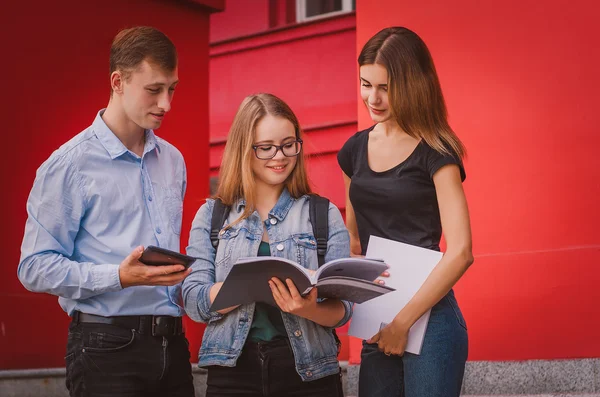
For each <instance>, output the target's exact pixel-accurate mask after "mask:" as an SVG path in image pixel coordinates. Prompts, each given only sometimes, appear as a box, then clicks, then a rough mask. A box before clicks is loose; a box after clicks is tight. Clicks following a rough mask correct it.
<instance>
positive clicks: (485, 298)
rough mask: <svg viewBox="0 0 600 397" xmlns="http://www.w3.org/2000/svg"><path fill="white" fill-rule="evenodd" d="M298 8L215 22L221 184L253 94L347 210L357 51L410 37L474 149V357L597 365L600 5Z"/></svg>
mask: <svg viewBox="0 0 600 397" xmlns="http://www.w3.org/2000/svg"><path fill="white" fill-rule="evenodd" d="M298 3H302V1H298V2H295V1H285V0H282V1H277V0H273V1H268V0H261V1H258V0H257V1H244V0H229V1H228V2H227V9H226V10H225V12H223V13H219V14H214V15H213V16H212V17H211V46H210V54H211V56H210V72H211V74H210V82H211V83H210V84H211V86H210V93H211V95H210V100H211V102H210V115H211V122H210V142H211V149H210V175H211V176H212V177H214V176H216V175H217V172H218V167H219V163H220V159H221V153H222V150H223V146H224V142H225V139H226V133H227V130H228V127H229V125H230V123H231V121H232V119H233V115H234V113H235V111H236V110H237V107H238V105H239V103H240V102H241V100H242V99H243V97H244V96H246V95H248V94H251V93H254V92H259V91H267V92H272V93H274V94H276V95H278V96H280V97H282V98H283V99H284V100H286V101H287V102H288V103H289V104H290V106H291V107H292V109H294V111H295V112H296V113H297V115H298V117H299V119H300V122H301V124H302V127H303V128H304V130H305V131H306V135H307V138H306V141H307V145H306V152H307V153H308V155H309V156H310V160H309V167H310V174H309V175H310V178H311V180H312V183H313V186H314V188H315V190H316V191H317V192H318V193H320V194H322V195H325V196H327V197H330V198H331V199H332V201H333V202H334V203H335V204H337V205H338V206H339V207H340V209H342V210H343V208H344V189H343V183H342V178H341V174H340V172H341V171H340V170H339V167H338V165H337V162H336V159H335V154H336V152H337V150H338V149H339V148H340V147H341V146H342V144H343V142H345V140H346V139H347V138H348V137H349V136H351V135H352V134H353V133H355V132H356V131H357V130H358V129H359V128H360V129H362V128H366V127H367V126H369V124H370V120H369V118H368V114H367V112H366V111H365V109H364V106H363V105H362V103H360V101H359V100H357V98H358V77H357V62H356V58H357V54H358V52H359V51H360V49H361V48H362V45H363V44H364V43H365V42H366V41H367V40H368V38H369V37H370V36H372V35H373V34H374V33H376V32H377V31H378V30H380V29H382V28H384V27H387V26H394V25H396V26H397V25H400V26H406V27H408V28H411V29H413V30H415V31H416V32H417V33H418V34H419V35H421V37H423V39H424V40H425V42H426V43H427V44H428V46H429V48H430V50H431V52H432V55H433V58H434V61H435V63H436V67H437V70H438V73H439V76H440V80H441V83H442V88H443V90H444V94H445V97H446V101H447V105H448V109H449V115H450V123H451V125H452V126H453V128H454V129H455V130H456V131H457V133H458V135H459V136H460V137H461V139H462V140H463V141H464V143H465V144H466V146H467V149H468V151H469V156H468V158H467V160H466V162H465V164H466V169H467V175H468V176H467V180H466V182H465V184H464V187H465V191H466V194H467V198H468V200H469V205H470V211H471V220H472V228H473V241H474V245H473V247H474V254H475V264H474V265H473V267H472V268H471V269H470V270H469V271H468V272H467V274H466V275H465V276H464V277H463V279H462V280H461V281H460V282H459V283H458V284H457V286H456V288H455V291H456V294H457V297H458V300H459V302H460V304H461V307H462V309H463V313H464V315H465V317H466V320H467V323H468V327H469V343H470V349H469V359H470V360H492V361H495V360H526V359H559V358H590V357H600V342H598V338H596V337H594V335H596V334H597V332H598V329H599V327H600V322H599V320H598V318H599V316H598V314H597V313H598V310H597V308H596V302H598V301H599V300H600V292H599V289H598V288H597V286H596V285H597V284H598V283H599V282H600V270H598V269H599V267H598V265H599V264H600V240H599V238H598V236H597V234H595V233H594V227H595V225H597V224H598V222H599V221H600V211H598V210H597V204H595V202H596V201H597V197H600V184H599V183H598V176H599V174H598V170H597V166H595V164H597V160H593V159H597V155H595V152H596V151H597V149H596V146H597V144H598V143H599V141H598V139H599V138H598V136H599V134H598V132H599V131H598V127H597V124H596V123H595V122H593V117H592V116H591V115H592V114H594V110H595V108H596V107H597V105H598V100H597V99H595V97H596V93H597V92H598V91H599V89H600V79H599V78H598V73H596V71H595V68H596V66H595V65H596V64H597V61H598V60H599V56H600V55H599V52H598V51H597V50H596V51H594V50H592V49H593V48H595V47H596V46H597V44H596V41H597V37H598V35H597V33H596V34H594V32H593V27H594V17H593V15H597V14H595V13H594V10H595V8H596V7H595V5H594V4H593V1H592V0H576V1H569V2H566V1H551V2H546V3H545V6H544V7H543V9H540V7H538V5H536V4H534V3H527V2H526V3H523V2H517V1H513V0H510V1H508V2H503V3H502V4H498V3H493V4H492V3H489V4H488V3H485V4H484V3H481V2H475V1H472V0H461V1H452V2H447V1H439V0H428V1H421V2H417V3H407V2H398V1H394V0H382V1H376V2H375V1H367V0H358V1H357V4H356V12H352V11H351V12H349V13H346V14H344V13H337V14H333V15H332V16H330V17H329V18H322V19H313V20H309V21H304V22H298V20H299V19H302V18H298V15H297V14H296V13H297V10H298V9H299V7H298ZM322 3H330V2H322ZM324 16H325V15H324ZM341 334H344V331H342V332H341ZM343 339H344V341H345V342H346V343H345V345H346V347H347V346H348V345H350V349H349V350H350V351H349V352H348V349H347V348H346V350H345V351H344V353H343V355H342V358H343V359H344V358H349V359H350V362H351V363H357V362H358V361H359V360H360V356H359V352H360V344H359V343H358V341H356V340H354V339H353V338H350V339H351V340H348V338H347V337H343Z"/></svg>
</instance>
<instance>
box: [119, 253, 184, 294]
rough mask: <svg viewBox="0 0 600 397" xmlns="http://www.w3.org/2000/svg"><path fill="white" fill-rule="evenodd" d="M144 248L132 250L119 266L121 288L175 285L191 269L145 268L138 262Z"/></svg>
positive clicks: (171, 267) (174, 267) (176, 266)
mask: <svg viewBox="0 0 600 397" xmlns="http://www.w3.org/2000/svg"><path fill="white" fill-rule="evenodd" d="M143 252H144V247H142V246H139V247H137V248H136V249H134V250H133V251H132V252H131V254H129V256H128V257H127V258H125V259H124V260H123V262H121V265H119V278H120V280H121V286H122V287H123V288H127V287H133V286H135V285H165V286H170V285H175V284H179V283H180V282H182V281H183V279H184V278H186V277H187V276H188V275H189V274H190V273H191V272H192V269H191V268H190V269H187V270H186V269H185V267H184V266H183V265H169V266H147V265H144V264H143V263H142V262H140V261H139V259H140V257H141V256H142V253H143Z"/></svg>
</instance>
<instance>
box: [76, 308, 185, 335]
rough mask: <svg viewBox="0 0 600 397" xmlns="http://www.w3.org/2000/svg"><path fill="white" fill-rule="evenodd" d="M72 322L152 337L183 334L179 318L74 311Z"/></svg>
mask: <svg viewBox="0 0 600 397" xmlns="http://www.w3.org/2000/svg"><path fill="white" fill-rule="evenodd" d="M73 322H74V323H75V324H80V323H94V324H111V325H116V326H118V327H122V328H127V329H135V330H136V331H138V332H140V333H147V332H149V331H151V332H152V335H153V336H174V335H181V334H183V322H182V321H181V317H172V316H112V317H104V316H97V315H95V314H87V313H82V312H79V311H76V312H75V313H73Z"/></svg>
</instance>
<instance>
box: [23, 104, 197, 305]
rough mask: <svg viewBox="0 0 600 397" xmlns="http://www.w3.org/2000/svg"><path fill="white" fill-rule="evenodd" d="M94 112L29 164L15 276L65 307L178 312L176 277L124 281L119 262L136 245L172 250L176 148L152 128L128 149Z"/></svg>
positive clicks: (182, 173)
mask: <svg viewBox="0 0 600 397" xmlns="http://www.w3.org/2000/svg"><path fill="white" fill-rule="evenodd" d="M103 113H104V110H101V111H100V112H99V113H98V115H97V116H96V119H95V120H94V122H93V124H92V125H91V126H90V127H88V128H87V129H85V130H84V131H82V132H81V133H79V134H78V135H76V136H75V137H74V138H73V139H71V140H70V141H68V142H67V143H65V144H64V145H63V146H61V147H60V148H59V149H58V150H57V151H55V152H54V153H52V155H51V156H50V157H49V158H48V160H46V161H45V162H44V163H43V164H42V165H41V166H40V168H39V169H38V171H37V174H36V178H35V182H34V184H33V188H32V189H31V193H30V195H29V199H28V200H27V214H28V219H27V223H26V225H25V236H24V238H23V244H22V246H21V261H20V263H19V267H18V271H17V273H18V276H19V279H20V280H21V282H22V283H23V285H24V286H25V287H26V288H27V289H28V290H30V291H35V292H47V293H49V294H53V295H57V296H58V297H59V298H58V301H59V303H60V306H61V307H62V308H63V310H65V311H66V312H67V313H68V314H69V315H71V314H72V313H73V311H75V310H79V311H81V312H84V313H90V314H97V315H102V316H114V315H134V314H155V315H170V316H181V315H183V313H184V312H183V309H182V307H181V285H177V286H173V287H152V286H136V287H129V288H125V289H124V288H122V287H121V283H120V280H119V264H120V263H121V262H122V261H123V259H124V258H125V257H126V256H127V255H129V254H130V253H131V251H132V250H133V249H134V248H135V247H137V246H138V245H143V246H148V245H156V246H159V247H164V248H167V249H171V250H175V251H179V236H180V233H181V219H182V218H181V216H182V210H183V196H184V194H185V188H186V170H185V163H184V160H183V156H182V155H181V153H180V152H179V151H178V150H177V149H176V148H175V147H174V146H173V145H171V144H169V143H168V142H166V141H165V140H163V139H161V138H158V137H157V136H155V135H154V132H153V131H152V130H147V131H146V143H145V147H144V153H143V155H142V157H140V156H138V155H136V154H135V153H133V152H131V151H129V150H128V149H127V148H126V147H125V146H124V145H123V143H122V142H121V141H120V140H119V139H118V138H117V137H116V136H115V135H114V134H113V133H112V131H111V130H110V129H109V128H108V127H107V125H106V124H105V123H104V121H103V120H102V117H101V116H102V114H103Z"/></svg>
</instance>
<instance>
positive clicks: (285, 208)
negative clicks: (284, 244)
mask: <svg viewBox="0 0 600 397" xmlns="http://www.w3.org/2000/svg"><path fill="white" fill-rule="evenodd" d="M295 201H296V199H294V198H293V197H292V196H290V192H289V191H288V189H287V188H283V191H282V192H281V195H280V196H279V199H277V203H276V204H275V207H273V209H272V210H271V211H270V212H269V216H272V217H273V218H276V219H277V220H278V221H280V222H281V221H283V220H284V219H285V217H286V215H287V214H288V212H289V211H290V208H292V205H293V204H294V202H295ZM245 206H246V200H245V199H243V198H242V199H239V200H238V202H237V205H236V208H237V211H238V212H242V209H243V207H245Z"/></svg>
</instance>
